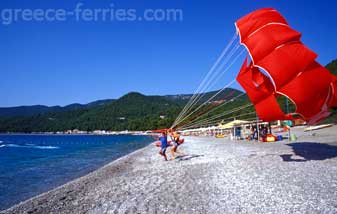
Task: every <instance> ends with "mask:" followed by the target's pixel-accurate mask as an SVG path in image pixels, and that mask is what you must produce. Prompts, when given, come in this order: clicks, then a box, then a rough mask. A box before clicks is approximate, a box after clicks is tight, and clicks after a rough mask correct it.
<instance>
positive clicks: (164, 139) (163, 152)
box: [159, 131, 170, 161]
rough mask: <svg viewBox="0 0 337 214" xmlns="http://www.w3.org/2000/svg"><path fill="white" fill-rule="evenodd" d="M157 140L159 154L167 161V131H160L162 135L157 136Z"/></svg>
mask: <svg viewBox="0 0 337 214" xmlns="http://www.w3.org/2000/svg"><path fill="white" fill-rule="evenodd" d="M159 140H160V147H161V148H160V151H159V154H160V155H161V156H163V157H164V159H165V161H167V157H166V149H167V147H169V146H170V145H169V144H168V142H167V133H166V131H164V132H162V136H160V137H159Z"/></svg>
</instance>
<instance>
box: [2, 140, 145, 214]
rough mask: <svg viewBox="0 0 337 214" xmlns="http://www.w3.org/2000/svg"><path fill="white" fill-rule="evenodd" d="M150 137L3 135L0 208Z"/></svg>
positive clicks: (96, 165)
mask: <svg viewBox="0 0 337 214" xmlns="http://www.w3.org/2000/svg"><path fill="white" fill-rule="evenodd" d="M151 141H152V139H151V138H150V137H149V136H132V135H118V136H95V135H0V210H3V209H6V208H9V207H10V206H12V205H14V204H16V203H19V202H20V201H23V200H26V199H28V198H30V197H33V196H36V195H38V194H40V193H43V192H46V191H48V190H51V189H53V188H55V187H57V186H60V185H62V184H64V183H66V182H68V181H71V180H73V179H75V178H78V177H80V176H83V175H85V174H87V173H89V172H91V171H93V170H95V169H98V168H99V167H101V166H103V165H105V164H107V163H109V162H110V161H112V160H115V159H117V158H119V157H121V156H124V155H126V154H128V153H131V152H133V151H135V150H137V149H140V148H142V147H144V146H146V145H148V144H149V143H150V142H151Z"/></svg>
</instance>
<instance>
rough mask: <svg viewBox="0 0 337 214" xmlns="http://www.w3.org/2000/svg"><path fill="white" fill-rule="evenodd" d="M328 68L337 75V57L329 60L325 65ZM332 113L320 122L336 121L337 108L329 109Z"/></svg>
mask: <svg viewBox="0 0 337 214" xmlns="http://www.w3.org/2000/svg"><path fill="white" fill-rule="evenodd" d="M325 67H326V68H327V69H328V70H330V71H331V73H333V74H334V75H335V76H337V59H335V60H333V61H331V62H330V63H329V64H327V65H326V66H325ZM331 112H332V114H331V115H330V116H329V117H328V118H327V119H325V120H324V121H323V122H322V123H337V108H333V109H332V110H331Z"/></svg>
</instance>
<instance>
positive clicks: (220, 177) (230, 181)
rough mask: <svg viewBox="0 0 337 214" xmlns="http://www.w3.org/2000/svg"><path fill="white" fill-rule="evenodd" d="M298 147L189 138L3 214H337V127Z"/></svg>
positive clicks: (301, 137)
mask: <svg viewBox="0 0 337 214" xmlns="http://www.w3.org/2000/svg"><path fill="white" fill-rule="evenodd" d="M293 133H295V134H296V135H297V141H296V142H289V141H287V140H284V141H281V142H275V143H260V142H254V141H245V140H242V141H231V140H229V139H227V138H223V139H221V138H220V139H216V138H211V137H186V138H185V143H184V144H183V145H182V146H181V147H180V148H181V150H183V151H184V153H185V155H182V156H179V157H178V158H177V159H175V160H171V161H164V160H163V158H162V157H161V156H160V155H158V151H159V149H158V147H155V146H154V145H153V144H151V145H148V146H146V147H145V148H143V149H140V150H137V151H136V152H133V153H131V154H129V155H127V156H124V157H122V158H120V159H118V160H115V161H113V162H111V163H109V164H108V165H105V166H104V167H102V168H100V169H98V170H96V171H94V172H92V173H90V174H88V175H86V176H84V177H81V178H78V179H76V180H74V181H71V182H69V183H67V184H65V185H63V186H60V187H58V188H56V189H54V190H51V191H49V192H46V193H44V194H42V195H39V196H36V197H34V198H31V199H29V200H27V201H24V202H21V203H20V204H18V205H15V206H14V207H12V208H9V209H7V210H4V211H2V212H1V213H8V214H9V213H212V214H214V213H337V126H333V127H330V128H326V129H321V130H316V131H312V132H304V131H303V128H295V129H294V130H293Z"/></svg>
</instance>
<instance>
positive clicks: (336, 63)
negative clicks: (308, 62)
mask: <svg viewBox="0 0 337 214" xmlns="http://www.w3.org/2000/svg"><path fill="white" fill-rule="evenodd" d="M325 67H326V68H327V69H328V70H330V71H331V73H333V74H334V75H335V76H337V59H335V60H333V61H331V62H330V63H329V64H327V65H326V66H325Z"/></svg>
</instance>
